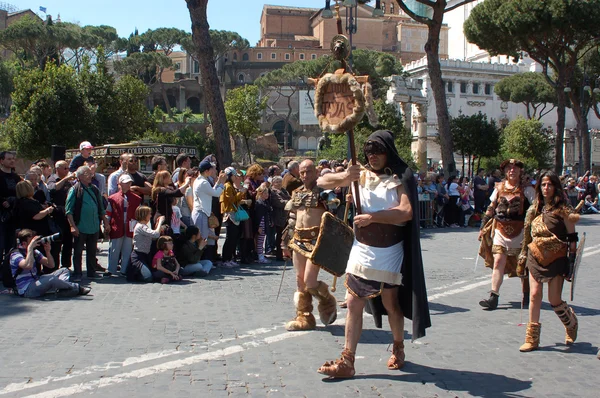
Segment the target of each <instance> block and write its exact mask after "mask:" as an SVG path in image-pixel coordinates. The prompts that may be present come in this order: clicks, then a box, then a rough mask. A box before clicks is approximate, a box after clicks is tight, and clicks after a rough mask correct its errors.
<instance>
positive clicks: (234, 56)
mask: <svg viewBox="0 0 600 398" xmlns="http://www.w3.org/2000/svg"><path fill="white" fill-rule="evenodd" d="M233 60H234V61H237V53H233Z"/></svg>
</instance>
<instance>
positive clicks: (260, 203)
mask: <svg viewBox="0 0 600 398" xmlns="http://www.w3.org/2000/svg"><path fill="white" fill-rule="evenodd" d="M268 200H269V189H268V188H267V185H266V184H264V183H263V184H261V185H260V186H259V187H258V189H257V190H256V203H255V205H254V217H255V218H254V219H255V220H256V223H255V234H256V253H257V254H258V263H259V264H269V263H270V261H269V260H267V259H266V258H265V248H264V245H265V236H266V231H267V226H269V225H271V212H272V211H273V208H272V207H271V205H270V204H269V202H268Z"/></svg>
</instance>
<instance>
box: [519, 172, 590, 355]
mask: <svg viewBox="0 0 600 398" xmlns="http://www.w3.org/2000/svg"><path fill="white" fill-rule="evenodd" d="M535 193H536V198H535V199H536V201H535V202H534V204H533V206H531V208H530V209H529V211H528V212H527V218H526V220H525V229H524V238H523V245H522V249H521V254H520V255H519V265H520V266H525V265H526V267H527V270H528V271H529V285H530V288H531V296H530V302H529V322H528V323H527V331H526V336H525V344H523V345H522V346H521V348H520V351H521V352H528V351H533V350H536V349H537V348H538V347H539V345H540V332H541V328H542V324H541V323H540V309H541V306H542V296H543V284H544V283H547V284H548V301H549V302H550V305H552V308H553V309H554V312H555V313H556V315H557V316H558V318H559V319H560V320H561V322H562V323H563V324H564V325H565V330H566V337H565V344H567V345H571V344H573V343H574V342H575V340H576V339H577V329H578V323H577V317H576V316H575V312H574V311H573V309H572V308H570V307H569V306H568V305H567V303H566V302H564V301H563V300H562V297H561V296H562V289H563V284H564V281H565V279H566V280H568V281H570V280H571V277H572V276H573V266H574V263H575V257H576V255H575V254H576V251H577V232H575V224H576V223H577V222H578V221H579V215H578V214H575V213H574V212H573V208H572V207H571V206H570V204H569V203H568V202H566V200H565V196H564V192H563V188H562V186H561V183H560V179H559V178H558V176H557V175H556V173H554V172H553V171H546V172H544V173H542V175H540V178H539V179H538V183H537V185H536V187H535Z"/></svg>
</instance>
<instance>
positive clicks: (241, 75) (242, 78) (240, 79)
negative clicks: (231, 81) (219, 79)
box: [238, 73, 246, 83]
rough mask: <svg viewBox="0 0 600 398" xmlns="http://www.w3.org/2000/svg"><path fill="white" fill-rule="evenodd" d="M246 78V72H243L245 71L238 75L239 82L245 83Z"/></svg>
mask: <svg viewBox="0 0 600 398" xmlns="http://www.w3.org/2000/svg"><path fill="white" fill-rule="evenodd" d="M245 80H246V79H245V77H244V74H243V73H240V74H239V75H238V82H239V83H243V82H244V81H245Z"/></svg>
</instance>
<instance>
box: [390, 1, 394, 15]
mask: <svg viewBox="0 0 600 398" xmlns="http://www.w3.org/2000/svg"><path fill="white" fill-rule="evenodd" d="M393 13H394V3H390V14H393Z"/></svg>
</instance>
